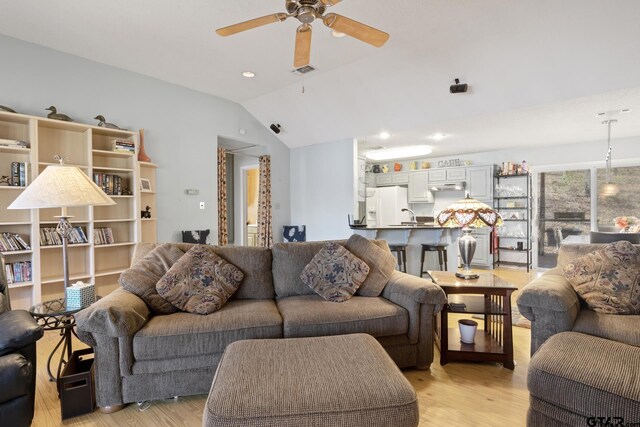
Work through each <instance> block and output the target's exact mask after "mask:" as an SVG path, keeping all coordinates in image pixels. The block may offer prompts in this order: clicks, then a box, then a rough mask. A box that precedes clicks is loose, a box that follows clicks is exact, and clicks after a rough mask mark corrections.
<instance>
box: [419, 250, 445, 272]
mask: <svg viewBox="0 0 640 427" xmlns="http://www.w3.org/2000/svg"><path fill="white" fill-rule="evenodd" d="M447 246H449V245H448V244H447V243H423V244H422V255H421V256H420V277H422V275H423V274H424V273H426V271H425V269H424V255H425V254H426V253H427V252H436V251H437V252H438V264H440V271H447ZM443 265H444V268H443V267H442V266H443Z"/></svg>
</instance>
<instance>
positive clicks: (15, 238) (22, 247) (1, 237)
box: [0, 232, 31, 252]
mask: <svg viewBox="0 0 640 427" xmlns="http://www.w3.org/2000/svg"><path fill="white" fill-rule="evenodd" d="M0 249H1V250H2V252H11V251H28V250H30V249H31V247H30V246H29V245H28V244H27V242H26V241H25V240H24V239H23V238H22V236H20V235H19V234H16V233H8V232H5V233H2V234H0Z"/></svg>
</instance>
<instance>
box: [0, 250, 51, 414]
mask: <svg viewBox="0 0 640 427" xmlns="http://www.w3.org/2000/svg"><path fill="white" fill-rule="evenodd" d="M0 266H1V267H2V268H1V269H0V384H1V385H2V386H1V387H0V426H12V427H21V426H28V425H31V420H32V419H33V408H34V400H35V389H36V341H37V340H39V339H40V338H41V337H42V335H43V333H44V331H43V330H42V327H40V326H38V324H37V323H36V321H35V320H34V319H33V317H31V315H30V314H29V312H28V311H26V310H11V302H10V300H9V289H8V287H7V283H6V279H5V269H4V258H3V257H2V255H0Z"/></svg>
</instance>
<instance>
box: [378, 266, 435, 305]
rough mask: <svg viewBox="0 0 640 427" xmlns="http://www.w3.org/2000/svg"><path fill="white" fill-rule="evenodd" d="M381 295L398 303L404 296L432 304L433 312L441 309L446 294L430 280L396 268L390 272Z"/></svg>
mask: <svg viewBox="0 0 640 427" xmlns="http://www.w3.org/2000/svg"><path fill="white" fill-rule="evenodd" d="M382 296H383V297H385V298H386V299H388V300H390V301H391V302H394V303H396V304H400V305H402V304H401V301H402V300H403V299H404V298H410V299H411V300H413V301H414V302H416V303H418V304H431V305H433V306H434V309H433V312H434V314H436V313H438V312H439V311H440V310H442V307H443V306H444V304H446V303H447V296H446V294H445V293H444V291H443V290H442V288H440V286H438V285H436V284H435V283H433V282H431V280H427V279H423V278H421V277H416V276H412V275H410V274H407V273H403V272H401V271H397V270H396V271H394V272H393V273H392V274H391V277H390V278H389V282H388V283H387V285H386V286H385V288H384V290H383V291H382Z"/></svg>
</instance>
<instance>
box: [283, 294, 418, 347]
mask: <svg viewBox="0 0 640 427" xmlns="http://www.w3.org/2000/svg"><path fill="white" fill-rule="evenodd" d="M278 310H279V311H280V314H281V315H282V319H283V322H284V336H285V338H295V337H315V336H322V335H343V334H354V333H365V334H369V335H372V336H374V337H381V336H389V335H401V334H405V335H406V334H407V331H408V329H409V313H408V312H407V310H405V309H404V308H402V307H400V306H399V305H396V304H394V303H392V302H390V301H388V300H386V299H384V298H381V297H378V298H372V297H360V296H357V295H356V296H354V297H353V298H351V299H350V300H347V301H345V302H343V303H342V304H334V303H332V302H329V301H325V300H324V299H322V298H321V297H320V296H318V295H302V296H293V297H288V298H282V299H280V300H278Z"/></svg>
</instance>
